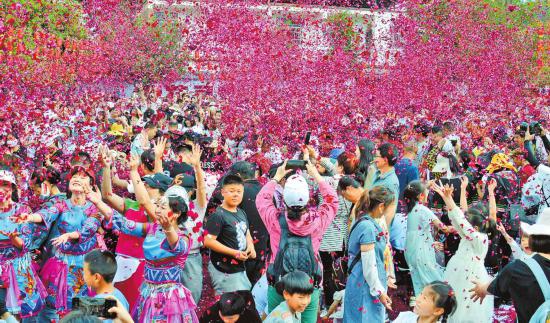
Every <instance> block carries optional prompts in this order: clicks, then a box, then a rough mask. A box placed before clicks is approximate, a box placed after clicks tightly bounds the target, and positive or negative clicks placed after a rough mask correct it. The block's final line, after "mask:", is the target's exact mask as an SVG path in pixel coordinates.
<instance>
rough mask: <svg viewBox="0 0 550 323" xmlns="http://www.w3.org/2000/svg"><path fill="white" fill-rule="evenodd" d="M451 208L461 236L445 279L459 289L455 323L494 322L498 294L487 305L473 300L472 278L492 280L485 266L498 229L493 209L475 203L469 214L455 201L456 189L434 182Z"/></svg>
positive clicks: (454, 225)
mask: <svg viewBox="0 0 550 323" xmlns="http://www.w3.org/2000/svg"><path fill="white" fill-rule="evenodd" d="M433 189H434V190H435V191H436V192H437V193H438V194H439V195H441V197H442V198H443V201H444V202H445V204H446V206H447V210H449V219H451V223H452V225H453V227H454V228H455V230H456V231H457V232H458V234H459V235H460V238H461V239H460V245H459V246H458V250H457V252H456V254H455V255H454V256H453V257H452V258H451V260H449V262H448V263H447V268H446V269H445V275H444V276H443V278H444V279H445V281H448V282H449V284H451V286H453V287H454V289H455V294H456V300H457V310H456V311H455V312H454V313H453V314H452V315H451V317H450V318H449V321H451V322H480V323H482V322H483V323H486V322H492V316H493V303H494V297H492V296H491V297H488V298H487V299H486V300H485V301H484V302H483V304H480V303H476V302H474V301H473V300H472V299H470V294H469V292H468V291H469V289H470V288H471V286H472V281H474V280H477V281H488V280H489V279H490V276H489V274H488V273H487V269H486V268H485V265H484V259H485V256H486V255H487V250H488V247H489V241H491V238H492V237H493V235H494V233H495V231H496V228H495V226H496V224H495V220H494V218H492V217H489V210H488V209H487V207H486V206H485V205H483V204H480V203H478V204H476V205H473V206H471V207H470V208H469V209H468V211H466V214H464V213H463V212H462V210H460V208H458V206H456V204H455V202H454V200H453V188H452V187H451V186H448V185H445V186H444V187H443V186H440V185H435V184H434V185H433Z"/></svg>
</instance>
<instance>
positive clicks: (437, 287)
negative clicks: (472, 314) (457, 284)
mask: <svg viewBox="0 0 550 323" xmlns="http://www.w3.org/2000/svg"><path fill="white" fill-rule="evenodd" d="M426 287H429V288H430V289H431V290H432V291H433V293H434V294H435V299H434V303H435V307H438V308H442V309H443V315H442V317H441V318H442V322H446V321H447V317H448V316H449V315H451V314H453V312H454V311H455V310H456V306H457V304H456V297H455V292H454V291H453V288H452V287H451V286H450V285H449V284H447V283H444V282H442V281H434V282H432V283H431V284H429V285H427V286H426Z"/></svg>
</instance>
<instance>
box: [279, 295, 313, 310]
mask: <svg viewBox="0 0 550 323" xmlns="http://www.w3.org/2000/svg"><path fill="white" fill-rule="evenodd" d="M283 297H284V298H285V300H286V302H287V304H288V307H289V308H290V309H291V310H292V311H294V312H296V313H302V312H303V311H305V309H306V307H307V306H308V305H309V303H310V302H311V295H309V294H298V293H294V294H290V293H288V292H287V291H283Z"/></svg>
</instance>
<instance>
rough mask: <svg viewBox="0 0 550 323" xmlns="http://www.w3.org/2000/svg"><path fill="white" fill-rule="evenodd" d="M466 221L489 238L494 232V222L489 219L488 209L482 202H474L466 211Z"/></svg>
mask: <svg viewBox="0 0 550 323" xmlns="http://www.w3.org/2000/svg"><path fill="white" fill-rule="evenodd" d="M466 217H467V218H468V222H470V224H471V225H472V226H474V227H478V230H479V232H481V233H485V234H487V236H488V237H489V239H490V240H491V239H492V238H493V237H494V236H495V235H496V234H497V231H496V222H495V220H493V219H489V209H488V208H487V206H486V205H485V204H484V203H482V202H479V203H475V204H473V205H472V206H470V207H469V208H468V211H466Z"/></svg>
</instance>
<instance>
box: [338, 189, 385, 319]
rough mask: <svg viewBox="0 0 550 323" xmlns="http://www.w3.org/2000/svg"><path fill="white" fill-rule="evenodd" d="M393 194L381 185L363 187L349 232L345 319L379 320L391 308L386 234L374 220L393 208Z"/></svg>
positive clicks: (383, 317)
mask: <svg viewBox="0 0 550 323" xmlns="http://www.w3.org/2000/svg"><path fill="white" fill-rule="evenodd" d="M393 200H394V194H393V193H392V192H391V191H390V190H389V189H387V188H386V187H383V186H375V187H373V188H372V189H371V190H370V191H367V190H365V192H364V193H363V195H362V196H361V198H360V199H359V204H358V205H357V214H358V215H359V218H358V219H357V221H356V223H355V224H354V225H353V226H352V228H351V231H350V235H349V243H348V246H349V247H348V249H349V253H348V256H349V269H348V271H349V272H350V274H349V277H348V281H347V284H346V293H345V296H344V304H346V306H345V308H344V322H374V323H382V322H384V321H385V318H386V311H385V308H384V307H386V308H387V309H390V310H391V299H390V298H389V296H388V294H387V288H388V284H387V272H386V269H385V267H384V251H385V250H386V241H387V237H386V233H385V231H384V230H383V229H382V228H381V227H380V225H379V224H378V222H377V221H376V220H375V219H379V218H381V217H383V216H384V215H385V213H386V212H387V211H388V210H390V209H391V208H392V205H391V204H392V201H393Z"/></svg>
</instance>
